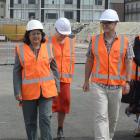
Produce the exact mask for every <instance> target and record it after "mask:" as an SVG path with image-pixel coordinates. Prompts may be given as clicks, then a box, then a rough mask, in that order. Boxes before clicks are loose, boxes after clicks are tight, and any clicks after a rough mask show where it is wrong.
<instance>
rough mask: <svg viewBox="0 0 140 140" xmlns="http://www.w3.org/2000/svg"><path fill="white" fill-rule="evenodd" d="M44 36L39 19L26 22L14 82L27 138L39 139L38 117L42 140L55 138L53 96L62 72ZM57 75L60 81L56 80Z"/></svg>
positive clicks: (18, 51)
mask: <svg viewBox="0 0 140 140" xmlns="http://www.w3.org/2000/svg"><path fill="white" fill-rule="evenodd" d="M48 42H49V41H47V40H46V39H45V33H44V32H43V26H42V24H41V22H40V21H38V20H31V21H29V22H28V23H27V26H26V33H25V35H24V44H23V45H21V46H17V47H16V58H15V65H14V69H13V84H14V94H15V98H16V100H18V101H19V102H20V103H22V110H23V116H24V122H25V127H26V132H27V137H28V140H37V139H38V136H37V126H38V125H37V117H38V114H39V127H40V134H41V140H52V132H51V116H52V98H53V97H55V96H57V89H56V84H57V85H58V89H59V74H58V71H57V66H56V63H55V60H54V58H53V55H52V45H51V44H50V43H48ZM51 69H52V70H53V73H54V74H55V77H56V79H57V81H58V83H55V80H54V76H53V75H52V74H51Z"/></svg>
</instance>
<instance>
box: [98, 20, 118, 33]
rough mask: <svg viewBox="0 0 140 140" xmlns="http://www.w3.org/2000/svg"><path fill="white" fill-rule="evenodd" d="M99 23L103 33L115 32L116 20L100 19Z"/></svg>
mask: <svg viewBox="0 0 140 140" xmlns="http://www.w3.org/2000/svg"><path fill="white" fill-rule="evenodd" d="M101 24H102V27H103V30H104V32H105V33H110V32H115V28H116V25H117V22H112V21H102V22H101Z"/></svg>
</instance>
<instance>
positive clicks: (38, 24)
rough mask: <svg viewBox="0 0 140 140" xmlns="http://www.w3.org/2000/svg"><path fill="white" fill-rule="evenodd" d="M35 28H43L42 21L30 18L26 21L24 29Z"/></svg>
mask: <svg viewBox="0 0 140 140" xmlns="http://www.w3.org/2000/svg"><path fill="white" fill-rule="evenodd" d="M35 29H41V30H43V25H42V23H41V22H40V21H39V20H30V21H29V22H28V23H27V26H26V31H31V30H35Z"/></svg>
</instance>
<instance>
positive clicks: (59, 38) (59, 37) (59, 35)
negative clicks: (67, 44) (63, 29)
mask: <svg viewBox="0 0 140 140" xmlns="http://www.w3.org/2000/svg"><path fill="white" fill-rule="evenodd" d="M56 34H57V39H58V40H59V41H63V40H64V39H65V38H66V37H67V36H68V35H63V34H60V33H59V32H58V31H57V30H56Z"/></svg>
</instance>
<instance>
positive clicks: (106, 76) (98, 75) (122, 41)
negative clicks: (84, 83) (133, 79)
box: [92, 35, 125, 80]
mask: <svg viewBox="0 0 140 140" xmlns="http://www.w3.org/2000/svg"><path fill="white" fill-rule="evenodd" d="M99 37H100V35H97V36H96V39H95V44H94V51H95V56H96V60H97V64H96V72H95V73H92V77H93V78H100V79H108V78H109V79H112V80H120V79H123V80H125V76H121V63H122V61H121V59H122V57H123V51H124V36H122V35H121V36H120V39H121V40H120V45H121V47H120V57H119V61H118V62H119V63H118V67H117V69H118V70H117V71H118V75H116V76H110V75H103V74H99V68H100V61H99V55H98V42H99ZM108 76H109V77H108Z"/></svg>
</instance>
